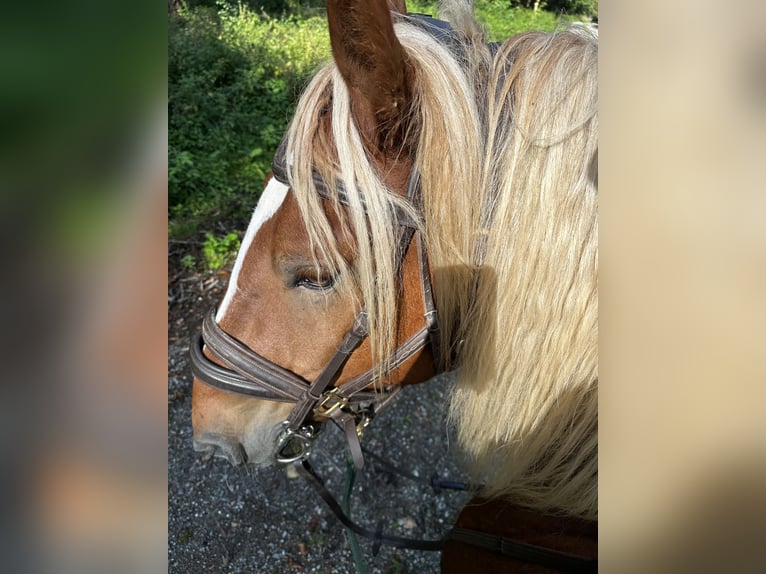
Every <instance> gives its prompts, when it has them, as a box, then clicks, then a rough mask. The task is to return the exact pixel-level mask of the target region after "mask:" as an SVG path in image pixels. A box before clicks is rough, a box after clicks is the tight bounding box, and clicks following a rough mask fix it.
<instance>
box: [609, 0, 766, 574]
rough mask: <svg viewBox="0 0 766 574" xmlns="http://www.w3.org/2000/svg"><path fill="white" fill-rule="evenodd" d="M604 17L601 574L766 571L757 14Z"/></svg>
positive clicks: (765, 293)
mask: <svg viewBox="0 0 766 574" xmlns="http://www.w3.org/2000/svg"><path fill="white" fill-rule="evenodd" d="M600 8H601V12H600V44H601V45H600V55H601V60H600V78H601V82H602V83H601V90H600V105H601V125H602V126H603V130H602V135H601V157H600V162H599V167H600V170H601V186H600V198H601V203H600V229H601V236H600V249H601V254H602V260H601V283H600V286H599V287H600V303H601V318H602V323H601V329H600V359H601V383H602V384H601V386H600V395H599V398H600V401H599V411H600V433H599V434H600V446H601V450H600V469H599V479H600V484H599V496H600V498H599V500H600V506H601V509H600V527H599V532H600V535H601V536H600V538H601V554H602V556H601V570H602V571H604V572H619V573H622V572H653V573H659V572H674V573H675V572H727V573H728V572H765V571H766V545H764V540H766V538H765V535H766V415H765V414H764V407H766V400H764V399H765V397H764V394H765V393H766V170H765V167H766V35H765V34H764V33H763V26H762V22H763V17H764V15H765V14H764V8H765V6H764V4H763V3H762V2H744V3H736V4H731V3H726V2H704V3H699V2H690V1H683V2H658V1H656V0H651V1H647V2H638V3H627V2H625V3H618V2H602V4H601V6H600Z"/></svg>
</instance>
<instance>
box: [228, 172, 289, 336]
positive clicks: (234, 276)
mask: <svg viewBox="0 0 766 574" xmlns="http://www.w3.org/2000/svg"><path fill="white" fill-rule="evenodd" d="M287 190H288V187H287V186H286V185H284V184H282V183H279V182H278V181H277V180H276V179H274V178H273V177H272V178H271V179H270V180H269V184H268V185H267V186H266V189H264V190H263V193H262V194H261V198H260V199H259V200H258V205H257V206H256V208H255V211H254V212H253V217H252V218H251V219H250V225H248V226H247V232H246V233H245V238H244V239H243V240H242V244H241V245H240V247H239V253H237V260H236V261H235V262H234V269H232V271H231V278H230V279H229V287H228V288H227V289H226V295H225V296H224V298H223V301H222V302H221V304H220V305H219V307H218V312H217V313H216V315H215V320H216V323H220V322H221V319H222V318H223V316H224V315H225V314H226V310H227V309H228V308H229V305H230V304H231V300H232V298H233V297H234V293H236V291H237V289H239V284H238V283H239V272H240V270H241V269H242V262H243V261H244V260H245V256H246V255H247V252H248V251H249V250H250V244H251V243H252V242H253V239H254V238H255V235H256V233H258V230H259V229H260V228H261V226H262V225H263V224H264V223H266V222H267V221H268V220H269V219H271V218H272V216H273V215H274V214H275V213H276V212H277V210H278V209H279V208H280V206H281V205H282V202H284V200H285V196H286V195H287Z"/></svg>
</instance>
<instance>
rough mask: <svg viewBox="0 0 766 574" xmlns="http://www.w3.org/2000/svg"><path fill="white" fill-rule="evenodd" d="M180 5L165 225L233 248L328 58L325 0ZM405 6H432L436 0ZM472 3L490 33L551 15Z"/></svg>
mask: <svg viewBox="0 0 766 574" xmlns="http://www.w3.org/2000/svg"><path fill="white" fill-rule="evenodd" d="M570 1H572V0H570ZM594 1H595V0H594ZM184 5H185V6H186V8H183V9H181V11H180V13H178V14H173V15H171V16H170V22H169V47H168V78H169V80H168V90H169V157H168V161H169V173H168V178H169V181H168V183H169V233H170V236H171V238H174V239H184V238H185V239H189V238H191V239H192V240H193V241H194V242H196V243H199V244H200V245H203V244H206V245H209V244H211V242H215V241H219V239H217V238H221V239H220V242H223V243H220V245H228V246H230V247H231V248H232V249H233V248H235V243H234V242H232V241H228V242H225V241H224V239H225V238H226V235H227V233H229V232H231V231H233V230H241V229H243V228H244V227H245V225H246V224H247V219H248V217H249V213H250V212H251V211H252V209H253V206H254V205H255V203H256V200H257V196H258V194H259V193H260V191H261V189H262V188H263V184H264V180H265V178H266V175H267V173H268V171H269V164H270V161H271V157H272V155H273V153H274V150H275V149H276V146H277V144H278V143H279V140H280V138H281V137H282V134H283V132H284V130H285V129H286V127H287V123H288V122H289V120H290V117H291V115H292V110H293V108H294V106H295V102H296V100H297V97H298V95H299V93H300V90H301V88H302V87H303V85H304V83H305V81H306V80H307V78H308V77H309V75H310V74H311V73H312V72H313V70H314V69H316V67H317V65H318V64H319V63H320V62H322V61H325V60H326V59H327V58H329V55H330V51H329V39H328V35H327V25H326V21H325V19H324V12H323V10H322V9H321V6H322V5H323V2H320V1H318V0H266V1H264V0H260V1H257V0H251V1H250V2H246V3H239V4H236V3H232V2H228V1H227V0H196V1H192V0H189V1H188V3H186V4H184ZM254 6H260V7H263V9H261V10H259V9H258V8H254ZM408 7H409V10H410V11H412V12H423V13H430V14H434V13H435V12H436V2H435V1H421V0H418V1H411V2H408ZM264 10H268V12H266V11H264ZM476 11H477V15H478V17H479V18H480V19H481V20H482V21H483V22H484V23H485V24H486V25H487V27H488V29H489V31H490V37H491V38H490V39H492V40H501V39H503V38H506V37H508V36H510V35H512V34H515V33H518V32H521V31H524V30H529V29H544V30H551V29H553V28H554V27H555V26H556V25H557V23H558V20H557V17H556V16H555V15H554V14H552V13H549V12H545V11H537V12H533V11H531V10H527V9H523V8H511V7H509V0H502V1H501V0H479V1H478V2H477V7H476ZM206 233H212V234H213V235H206ZM211 237H212V239H211ZM216 245H219V244H216ZM219 251H220V249H219ZM198 255H200V254H198ZM200 259H201V260H204V259H205V257H204V256H203V257H200ZM185 261H186V262H187V264H188V263H189V262H190V261H191V260H190V259H189V258H187V259H186V260H185ZM211 266H212V265H211V262H210V261H208V262H207V267H211Z"/></svg>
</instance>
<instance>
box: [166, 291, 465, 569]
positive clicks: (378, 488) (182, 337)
mask: <svg viewBox="0 0 766 574" xmlns="http://www.w3.org/2000/svg"><path fill="white" fill-rule="evenodd" d="M222 285H223V279H220V278H219V279H215V280H208V281H207V283H206V282H204V281H199V282H198V284H197V283H196V282H191V281H190V282H189V283H187V284H186V287H183V285H180V286H179V284H178V283H177V282H173V281H171V290H170V307H171V313H170V329H169V340H170V341H169V350H168V356H169V365H168V367H169V369H168V372H169V376H168V566H169V572H170V573H177V574H197V573H211V574H213V573H231V574H234V573H281V572H285V573H295V572H323V573H324V572H327V573H338V574H344V573H353V572H356V569H355V566H354V563H353V560H352V556H351V552H350V550H349V545H348V543H347V541H346V537H345V534H344V529H343V526H342V525H341V524H340V522H339V521H338V520H337V519H336V518H335V516H334V515H333V514H332V512H331V511H330V510H329V509H328V508H327V507H326V506H325V503H324V501H322V500H321V499H320V498H319V496H318V495H317V494H316V493H314V491H313V489H311V487H310V486H309V485H308V484H306V483H305V482H304V480H303V479H302V478H289V477H288V476H287V474H286V472H285V471H284V470H282V469H278V468H253V467H246V468H234V467H232V466H231V465H229V463H228V462H225V461H223V460H222V459H217V458H210V459H205V458H203V457H201V456H200V455H199V454H198V453H195V452H194V450H193V449H192V440H191V437H192V431H191V380H192V377H191V371H190V367H189V362H188V359H187V355H188V340H189V339H188V335H189V333H190V332H192V331H193V330H194V329H195V328H196V327H197V326H198V325H199V324H200V323H201V317H202V315H203V313H204V311H205V310H206V309H207V308H208V305H209V304H210V303H212V302H214V301H216V300H217V298H218V297H219V296H220V291H221V287H222ZM179 298H183V299H184V300H185V301H186V303H185V304H184V305H183V306H179ZM189 301H191V302H190V303H189ZM450 384H451V380H450V378H449V376H442V377H439V378H435V379H432V380H431V381H429V382H427V383H424V384H422V385H416V386H414V387H410V388H407V389H405V390H404V391H403V392H402V393H401V394H400V395H399V397H398V398H397V399H396V401H395V402H394V404H393V405H391V406H390V407H389V408H388V409H387V410H386V411H384V412H382V413H380V414H379V415H378V417H377V418H376V419H375V421H373V423H372V425H371V426H370V427H369V428H368V429H367V432H366V434H365V440H364V445H365V447H367V448H368V449H370V450H371V451H372V452H374V453H376V454H378V455H380V456H382V457H384V458H385V459H387V460H389V461H391V462H393V463H395V464H397V465H399V466H401V467H402V468H406V469H408V470H409V471H410V472H412V473H414V474H416V475H418V476H420V477H423V478H425V479H428V478H429V477H430V476H431V475H432V474H433V473H437V474H438V475H439V477H440V478H449V479H452V480H464V479H465V476H464V474H463V473H462V472H461V470H460V467H459V463H458V461H457V458H456V453H455V450H454V449H451V448H450V435H449V432H448V429H447V425H446V422H445V416H444V415H445V397H446V394H447V391H448V387H449V385H450ZM345 448H346V447H345V442H344V439H343V437H342V433H341V431H340V430H339V429H337V428H335V427H333V426H331V425H327V426H326V427H325V429H324V431H323V432H322V433H321V435H320V438H319V439H318V442H317V446H316V448H315V449H314V455H313V456H312V464H313V465H314V467H315V469H316V470H317V472H318V473H319V475H320V476H321V477H323V479H324V480H325V483H326V485H327V486H328V488H329V489H330V490H331V491H332V492H333V493H334V494H335V495H336V496H337V497H338V498H339V499H340V496H341V492H342V487H343V480H344V471H345ZM469 498H470V494H468V493H466V492H454V491H440V492H435V491H434V490H433V489H432V488H431V487H430V486H428V485H424V484H420V483H417V482H414V481H411V480H408V479H406V478H403V477H400V476H398V475H395V474H392V473H390V472H386V471H385V470H384V469H383V468H381V467H380V465H378V464H376V463H375V462H374V461H373V460H370V458H369V457H367V461H366V466H365V469H364V471H363V472H362V473H360V474H359V475H358V476H357V480H356V485H355V487H354V491H353V495H352V499H351V515H352V517H353V518H354V519H355V520H356V521H357V522H359V523H360V524H362V525H363V526H366V527H368V528H372V529H375V528H376V526H377V525H378V524H382V525H383V529H384V532H386V533H387V534H393V535H398V536H408V537H415V538H429V539H430V538H439V537H441V535H442V534H443V533H444V532H445V531H446V530H447V529H448V528H449V526H451V525H452V524H453V523H454V521H455V519H456V518H457V515H458V513H459V511H460V509H461V508H462V507H463V506H464V504H465V503H466V502H467V501H468V499H469ZM360 545H361V549H362V553H363V556H364V561H365V563H366V568H367V572H369V573H378V572H380V573H397V574H399V573H417V574H424V573H430V572H438V571H439V553H438V552H421V551H414V550H399V549H395V548H391V547H385V546H384V547H382V548H381V549H380V551H379V553H378V554H377V555H376V556H373V553H372V543H371V542H369V541H367V540H366V539H360Z"/></svg>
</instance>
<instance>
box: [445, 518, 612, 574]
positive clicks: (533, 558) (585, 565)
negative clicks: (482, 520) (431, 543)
mask: <svg viewBox="0 0 766 574" xmlns="http://www.w3.org/2000/svg"><path fill="white" fill-rule="evenodd" d="M447 540H454V541H455V542H462V543H463V544H468V545H470V546H477V547H479V548H483V549H485V550H489V551H491V552H494V553H496V554H501V555H502V556H505V557H506V558H510V559H513V560H519V561H520V562H526V563H530V564H538V565H539V566H544V567H545V568H551V569H553V570H558V571H560V572H571V573H573V574H586V573H588V574H589V573H593V572H598V561H596V560H591V559H588V558H583V557H582V556H575V555H574V554H567V553H565V552H559V551H557V550H551V549H550V548H543V547H542V546H535V545H534V544H528V543H526V542H519V541H517V540H511V539H509V538H503V537H501V536H495V535H492V534H487V533H486V532H481V531H479V530H469V529H467V528H453V529H452V530H450V531H449V532H448V533H447V535H446V536H445V542H446V541H447Z"/></svg>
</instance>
